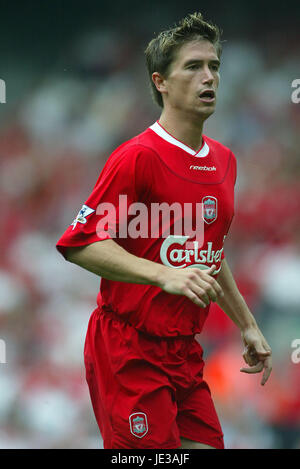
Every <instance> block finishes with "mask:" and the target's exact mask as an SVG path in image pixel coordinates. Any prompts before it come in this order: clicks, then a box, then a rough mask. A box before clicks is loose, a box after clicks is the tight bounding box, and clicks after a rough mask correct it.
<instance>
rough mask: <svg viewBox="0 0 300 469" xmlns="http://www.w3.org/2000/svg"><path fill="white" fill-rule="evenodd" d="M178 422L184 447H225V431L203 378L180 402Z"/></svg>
mask: <svg viewBox="0 0 300 469" xmlns="http://www.w3.org/2000/svg"><path fill="white" fill-rule="evenodd" d="M176 422H177V425H178V428H179V433H180V438H181V442H182V445H183V446H182V447H183V448H199V449H200V448H204V447H206V448H207V447H210V448H214V449H223V448H224V441H223V432H222V429H221V425H220V422H219V418H218V416H217V413H216V410H215V406H214V403H213V400H212V398H211V394H210V390H209V387H208V385H207V383H206V382H205V381H203V380H201V381H200V382H199V383H198V385H197V386H196V387H195V388H194V390H193V391H192V392H191V393H190V394H189V395H188V396H187V398H185V399H183V400H182V401H181V402H180V403H178V415H177V419H176ZM187 445H188V446H187ZM201 445H202V446H201ZM203 445H204V446H203Z"/></svg>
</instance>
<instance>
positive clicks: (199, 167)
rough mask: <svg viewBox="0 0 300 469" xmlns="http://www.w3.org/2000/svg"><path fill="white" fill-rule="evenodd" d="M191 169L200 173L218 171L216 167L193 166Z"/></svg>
mask: <svg viewBox="0 0 300 469" xmlns="http://www.w3.org/2000/svg"><path fill="white" fill-rule="evenodd" d="M190 169H197V170H198V171H217V168H216V167H215V166H194V165H193V164H191V166H190Z"/></svg>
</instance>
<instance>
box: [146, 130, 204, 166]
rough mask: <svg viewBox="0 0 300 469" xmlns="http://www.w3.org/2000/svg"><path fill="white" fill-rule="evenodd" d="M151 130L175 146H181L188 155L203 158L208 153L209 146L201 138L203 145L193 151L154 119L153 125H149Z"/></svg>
mask: <svg viewBox="0 0 300 469" xmlns="http://www.w3.org/2000/svg"><path fill="white" fill-rule="evenodd" d="M149 128H150V129H151V130H153V132H155V133H156V134H157V135H159V136H160V137H161V138H163V139H164V140H166V141H167V142H169V143H171V144H172V145H175V146H176V147H179V148H181V149H182V150H184V151H186V152H187V153H189V154H190V155H193V156H195V157H196V158H203V157H205V156H207V155H208V153H209V146H208V145H207V143H206V142H205V141H204V139H203V145H202V147H201V148H200V150H198V152H197V151H195V150H193V149H192V148H191V147H189V146H188V145H186V144H185V143H183V142H181V141H180V140H177V138H175V137H173V136H172V135H171V134H169V132H167V131H166V130H165V129H164V128H163V127H162V125H161V124H160V123H159V122H158V121H156V122H155V123H154V124H153V125H151V126H150V127H149Z"/></svg>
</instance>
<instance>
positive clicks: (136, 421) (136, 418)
mask: <svg viewBox="0 0 300 469" xmlns="http://www.w3.org/2000/svg"><path fill="white" fill-rule="evenodd" d="M129 423H130V431H131V433H132V434H133V435H134V436H136V437H137V438H143V436H145V435H146V433H147V432H148V423H147V416H146V414H144V413H143V412H135V413H134V414H131V415H130V417H129Z"/></svg>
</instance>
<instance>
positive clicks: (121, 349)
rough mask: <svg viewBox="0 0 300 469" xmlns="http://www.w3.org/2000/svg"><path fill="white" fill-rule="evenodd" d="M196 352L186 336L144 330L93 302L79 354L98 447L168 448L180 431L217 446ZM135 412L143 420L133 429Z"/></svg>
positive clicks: (218, 429) (220, 436)
mask: <svg viewBox="0 0 300 469" xmlns="http://www.w3.org/2000/svg"><path fill="white" fill-rule="evenodd" d="M202 354H203V351H202V348H201V346H200V345H199V343H198V342H197V341H196V340H194V338H193V337H187V338H180V339H179V338H166V339H161V338H154V337H150V336H147V335H145V334H143V333H140V332H138V331H136V330H135V329H134V328H132V327H131V326H130V325H128V324H126V323H125V322H123V321H120V320H119V318H117V317H114V316H112V315H110V314H107V313H105V314H103V311H101V310H100V309H96V310H95V311H94V312H93V314H92V316H91V318H90V321H89V326H88V331H87V336H86V342H85V350H84V359H85V366H86V379H87V382H88V385H89V389H90V395H91V400H92V404H93V409H94V412H95V416H96V419H97V422H98V425H99V429H100V432H101V434H102V438H103V442H104V448H105V449H116V448H118V449H120V448H127V449H129V448H131V449H132V448H136V449H142V448H143V449H150V448H151V449H160V448H162V449H163V448H165V449H167V448H173V449H175V448H179V447H180V444H181V443H180V436H183V437H185V438H188V439H191V440H194V441H198V442H201V443H205V444H208V445H210V446H212V447H214V448H218V449H222V448H223V447H224V443H223V434H222V430H221V426H220V423H219V420H218V417H217V414H216V411H215V408H214V404H213V401H212V398H211V394H210V390H209V387H208V385H207V383H206V382H205V381H204V380H203V366H204V362H203V360H202ZM141 413H142V416H143V417H144V422H145V420H146V422H147V424H146V425H145V426H144V430H145V432H144V433H145V434H142V436H141V437H139V436H136V435H135V434H134V432H132V431H131V426H130V420H131V419H132V416H133V415H136V414H140V415H141Z"/></svg>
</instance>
